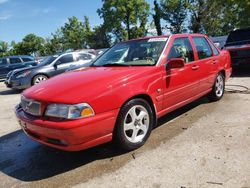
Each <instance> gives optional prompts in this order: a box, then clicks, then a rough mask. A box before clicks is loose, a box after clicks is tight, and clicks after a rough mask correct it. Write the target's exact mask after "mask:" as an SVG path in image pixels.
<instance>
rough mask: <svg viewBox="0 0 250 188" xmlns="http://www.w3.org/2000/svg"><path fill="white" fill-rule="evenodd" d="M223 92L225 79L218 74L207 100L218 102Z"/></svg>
mask: <svg viewBox="0 0 250 188" xmlns="http://www.w3.org/2000/svg"><path fill="white" fill-rule="evenodd" d="M224 92H225V78H224V75H223V74H222V73H221V72H220V73H219V74H218V75H217V77H216V80H215V83H214V86H213V90H212V91H211V93H210V94H209V95H208V99H209V100H210V101H218V100H220V99H221V98H222V97H223V95H224Z"/></svg>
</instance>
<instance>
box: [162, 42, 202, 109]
mask: <svg viewBox="0 0 250 188" xmlns="http://www.w3.org/2000/svg"><path fill="white" fill-rule="evenodd" d="M170 46H171V48H170V51H169V53H168V58H167V59H168V60H170V59H172V58H183V59H184V60H185V66H184V67H183V68H178V69H170V70H169V69H168V70H166V71H164V73H163V75H164V76H163V79H164V82H165V84H164V102H163V108H165V109H167V108H173V107H174V106H177V105H181V104H182V103H185V102H186V101H187V100H188V99H191V98H193V97H195V96H196V95H197V94H198V87H199V66H198V65H197V63H196V62H195V61H194V60H195V59H194V52H193V47H192V45H191V43H190V39H189V38H188V37H181V38H175V39H174V40H173V41H172V42H171V41H170Z"/></svg>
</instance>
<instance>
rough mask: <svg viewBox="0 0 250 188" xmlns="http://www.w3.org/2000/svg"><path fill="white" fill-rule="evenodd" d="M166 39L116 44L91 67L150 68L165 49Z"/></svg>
mask: <svg viewBox="0 0 250 188" xmlns="http://www.w3.org/2000/svg"><path fill="white" fill-rule="evenodd" d="M167 40H168V38H167V37H162V38H150V39H142V40H134V41H128V42H122V43H119V44H116V45H115V46H113V47H112V48H111V49H109V50H108V51H107V52H106V53H104V54H103V55H101V56H100V58H98V59H97V60H96V61H95V62H94V63H93V64H92V66H152V65H155V64H156V63H157V61H158V59H159V57H160V55H161V53H162V51H163V49H164V47H165V44H166V42H167Z"/></svg>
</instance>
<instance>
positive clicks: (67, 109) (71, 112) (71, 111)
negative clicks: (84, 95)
mask: <svg viewBox="0 0 250 188" xmlns="http://www.w3.org/2000/svg"><path fill="white" fill-rule="evenodd" d="M45 115H46V116H50V117H58V118H65V119H79V118H85V117H89V116H94V115H95V113H94V110H93V109H92V108H91V106H90V105H88V104H87V103H82V104H75V105H68V104H50V105H48V107H47V109H46V112H45Z"/></svg>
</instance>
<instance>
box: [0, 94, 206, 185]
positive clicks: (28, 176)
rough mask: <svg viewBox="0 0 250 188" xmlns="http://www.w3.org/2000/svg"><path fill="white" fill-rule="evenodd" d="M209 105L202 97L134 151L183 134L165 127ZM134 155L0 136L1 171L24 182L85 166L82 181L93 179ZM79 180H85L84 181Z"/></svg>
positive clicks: (161, 121)
mask: <svg viewBox="0 0 250 188" xmlns="http://www.w3.org/2000/svg"><path fill="white" fill-rule="evenodd" d="M207 102H208V101H207V99H206V98H201V99H199V100H197V101H195V102H193V103H191V104H189V105H187V106H185V107H183V108H180V109H179V110H176V111H174V112H172V113H169V114H168V115H166V116H164V117H163V118H160V119H159V121H158V125H157V126H156V127H155V129H154V130H153V132H152V134H151V137H150V139H149V140H148V142H147V143H146V145H145V146H144V147H142V148H140V149H138V150H136V151H134V152H136V153H142V152H145V150H150V149H152V148H155V147H157V146H159V145H160V144H161V143H162V142H163V141H164V142H165V141H167V140H170V139H172V138H173V137H175V136H177V135H178V134H180V133H182V132H183V131H184V129H183V128H181V127H175V126H173V125H171V124H170V125H169V124H167V125H165V126H162V125H163V124H165V123H167V122H169V121H170V120H173V119H174V118H176V117H178V116H180V115H182V114H186V113H187V112H188V111H189V110H191V109H193V108H195V107H197V106H199V105H200V104H204V103H207ZM174 127H175V128H174ZM163 128H164V129H163ZM173 128H174V129H175V130H174V133H169V135H168V136H166V134H165V133H168V132H171V129H173ZM158 129H159V130H158ZM164 132H165V133H164ZM131 155H132V156H133V153H132V152H130V153H128V152H124V151H121V150H119V149H118V148H116V147H114V146H113V144H111V143H108V144H104V145H101V146H98V147H95V148H92V149H88V150H85V151H81V152H63V151H59V150H55V149H52V148H49V147H46V146H43V145H40V144H38V143H36V142H34V141H31V140H30V139H29V138H28V137H27V136H26V135H25V134H24V133H23V132H22V131H21V130H18V131H15V132H13V133H10V134H8V135H5V136H2V137H0V171H1V172H2V173H4V174H6V175H7V176H10V177H13V178H16V179H18V180H21V181H25V182H32V181H36V180H43V179H46V178H49V177H52V176H56V175H59V174H62V173H65V172H69V171H71V170H73V169H76V168H78V167H81V168H82V167H85V165H86V166H88V168H87V167H86V168H84V170H81V173H80V174H79V176H81V178H93V177H95V176H98V175H100V174H102V173H106V172H107V171H114V170H116V169H118V168H120V167H121V166H123V165H124V164H126V163H127V162H128V161H129V160H132V159H133V158H132V157H131ZM133 157H134V156H133ZM113 158H114V160H113ZM104 159H107V160H104ZM111 160H112V165H111V162H110V161H111ZM97 161H98V162H97ZM90 163H92V164H90ZM88 164H89V165H88ZM89 166H95V169H94V170H93V169H92V172H90V167H89ZM91 176H92V177H91ZM65 181H66V180H65ZM79 181H83V179H81V180H79Z"/></svg>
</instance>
